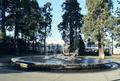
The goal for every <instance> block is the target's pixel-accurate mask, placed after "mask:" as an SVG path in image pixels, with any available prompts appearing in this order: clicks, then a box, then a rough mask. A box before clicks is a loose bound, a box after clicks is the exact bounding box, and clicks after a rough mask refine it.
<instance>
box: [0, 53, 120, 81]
mask: <svg viewBox="0 0 120 81" xmlns="http://www.w3.org/2000/svg"><path fill="white" fill-rule="evenodd" d="M10 58H11V57H2V58H1V59H0V81H120V68H118V69H116V70H111V71H102V72H84V73H81V72H80V73H79V72H76V73H58V72H41V71H31V72H30V71H24V70H17V69H13V68H9V67H7V63H6V62H7V61H8V60H9V59H10ZM107 58H112V59H113V60H114V61H117V62H119V63H120V55H113V56H109V57H107ZM4 64H5V65H4Z"/></svg>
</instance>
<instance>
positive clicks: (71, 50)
mask: <svg viewBox="0 0 120 81" xmlns="http://www.w3.org/2000/svg"><path fill="white" fill-rule="evenodd" d="M69 26H70V36H69V37H70V47H69V52H74V37H73V35H74V30H73V26H72V19H71V18H70V22H69Z"/></svg>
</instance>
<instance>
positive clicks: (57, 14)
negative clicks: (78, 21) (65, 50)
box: [37, 0, 120, 43]
mask: <svg viewBox="0 0 120 81" xmlns="http://www.w3.org/2000/svg"><path fill="white" fill-rule="evenodd" d="M37 1H38V3H39V6H40V7H42V6H43V5H44V4H45V3H46V2H48V1H50V2H51V3H52V8H53V11H52V15H53V20H52V35H51V36H50V37H48V38H47V42H49V43H50V42H56V41H57V42H58V43H59V42H60V43H63V41H62V38H61V34H60V33H59V31H58V28H57V25H58V24H59V23H60V22H61V21H62V17H61V16H62V14H63V13H62V8H61V4H62V3H63V1H65V0H37ZM85 1H86V0H78V2H79V3H80V7H81V8H82V10H81V14H83V15H87V8H86V5H85V4H86V3H85ZM112 1H113V2H114V3H113V5H114V9H113V12H115V9H116V7H117V6H119V5H118V4H117V0H112ZM118 1H120V0H118ZM112 14H113V15H114V13H112Z"/></svg>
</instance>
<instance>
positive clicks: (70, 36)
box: [58, 0, 83, 52]
mask: <svg viewBox="0 0 120 81" xmlns="http://www.w3.org/2000/svg"><path fill="white" fill-rule="evenodd" d="M62 9H63V12H64V14H63V16H62V19H63V20H62V22H61V23H60V24H59V25H58V29H59V31H60V33H61V34H62V39H63V40H64V41H65V42H66V43H67V44H69V52H74V51H75V49H76V48H77V44H75V42H76V41H77V40H78V39H77V38H81V29H80V28H81V27H82V24H83V20H82V17H83V15H82V14H81V13H80V11H81V8H80V7H79V3H78V2H77V0H66V1H65V2H64V3H63V4H62ZM81 39H82V38H81Z"/></svg>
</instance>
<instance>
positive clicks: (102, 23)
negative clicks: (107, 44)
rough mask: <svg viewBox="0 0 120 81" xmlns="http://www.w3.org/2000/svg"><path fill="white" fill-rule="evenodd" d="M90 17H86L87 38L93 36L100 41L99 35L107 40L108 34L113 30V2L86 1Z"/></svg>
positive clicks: (104, 0) (84, 30) (109, 0)
mask: <svg viewBox="0 0 120 81" xmlns="http://www.w3.org/2000/svg"><path fill="white" fill-rule="evenodd" d="M86 2H87V7H88V15H87V16H85V17H84V22H85V23H84V27H83V32H84V35H85V38H88V36H91V37H92V38H93V39H94V40H96V39H98V37H99V33H100V34H101V37H102V38H105V36H106V32H107V30H108V29H109V28H111V26H112V23H113V19H112V18H111V8H112V3H111V0H95V1H94V0H86Z"/></svg>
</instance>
